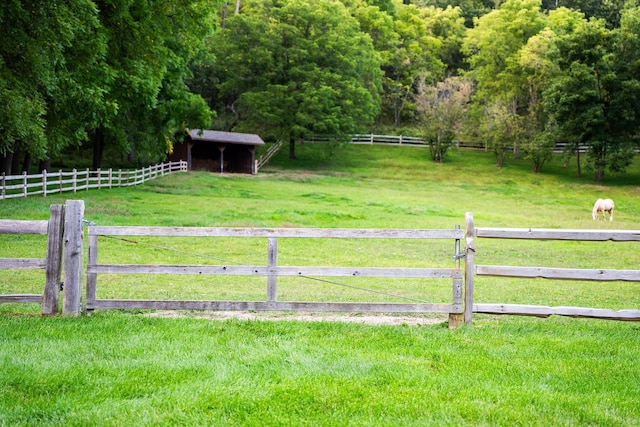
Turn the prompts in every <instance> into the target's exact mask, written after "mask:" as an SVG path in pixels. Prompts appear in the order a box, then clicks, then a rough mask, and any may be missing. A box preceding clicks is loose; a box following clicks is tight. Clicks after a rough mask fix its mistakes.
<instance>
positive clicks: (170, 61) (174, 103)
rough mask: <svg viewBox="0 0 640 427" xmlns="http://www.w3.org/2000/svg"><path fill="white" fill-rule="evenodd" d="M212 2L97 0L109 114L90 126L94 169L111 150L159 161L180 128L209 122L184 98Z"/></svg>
mask: <svg viewBox="0 0 640 427" xmlns="http://www.w3.org/2000/svg"><path fill="white" fill-rule="evenodd" d="M216 3H219V2H213V3H212V2H208V1H204V0H161V1H149V0H126V1H124V0H97V1H96V4H97V6H98V8H99V10H100V13H99V17H100V22H101V27H102V32H103V34H104V37H105V38H106V40H107V45H108V51H107V57H106V63H107V67H108V69H109V75H110V79H109V80H108V81H106V82H105V83H104V90H105V92H106V94H105V97H106V98H108V99H110V100H112V103H113V105H114V109H113V114H103V115H102V116H101V117H100V120H99V121H98V122H97V123H96V126H95V128H94V129H92V131H91V134H92V137H93V138H92V139H93V167H94V168H99V167H100V166H101V164H102V157H103V152H104V150H105V148H106V147H107V146H111V147H112V149H115V151H116V152H119V153H122V154H123V155H128V156H129V157H130V159H131V160H134V159H136V158H138V161H142V162H143V163H148V162H150V161H154V160H155V161H157V160H161V159H162V158H164V156H165V153H166V150H167V145H170V143H171V140H172V139H173V138H174V136H175V135H176V134H177V133H179V131H180V130H181V129H184V128H185V127H186V126H193V127H203V126H207V125H208V122H209V118H210V116H209V113H210V112H209V111H208V108H207V106H206V104H205V102H204V101H203V100H202V99H201V98H200V97H199V96H195V95H193V94H191V93H190V90H189V87H188V86H187V79H188V78H189V77H190V76H191V74H190V72H191V71H190V67H189V65H190V63H191V61H192V60H193V59H194V58H195V57H196V56H197V54H198V53H199V50H200V49H201V48H202V47H203V41H204V40H205V39H206V37H207V36H208V35H209V34H210V33H211V31H212V30H213V27H212V23H213V22H214V21H213V16H214V15H216V16H217V12H218V8H217V7H216V6H217V5H216Z"/></svg>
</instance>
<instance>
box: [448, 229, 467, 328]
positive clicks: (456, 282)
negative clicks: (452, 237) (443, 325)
mask: <svg viewBox="0 0 640 427" xmlns="http://www.w3.org/2000/svg"><path fill="white" fill-rule="evenodd" d="M456 230H460V226H459V225H456ZM461 256H462V255H461V253H460V239H456V242H455V254H454V258H455V260H456V269H457V270H459V269H460V258H461ZM453 305H454V306H462V278H459V279H458V278H456V279H453ZM463 320H464V313H449V329H453V328H457V327H458V326H460V325H461V324H462V322H463Z"/></svg>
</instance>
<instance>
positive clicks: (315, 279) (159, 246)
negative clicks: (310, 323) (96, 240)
mask: <svg viewBox="0 0 640 427" xmlns="http://www.w3.org/2000/svg"><path fill="white" fill-rule="evenodd" d="M99 236H100V237H105V238H107V239H111V240H119V241H122V242H125V243H129V244H133V245H142V246H147V247H150V248H154V249H158V250H166V251H171V252H176V253H180V254H183V255H189V256H194V257H199V258H208V259H214V260H216V261H222V262H224V263H228V264H234V265H237V266H240V267H251V264H246V263H241V262H237V261H231V260H228V259H224V258H220V257H215V256H212V255H206V254H202V253H198V252H190V251H183V250H181V249H176V248H171V247H169V246H162V245H154V244H153V243H147V242H140V241H137V240H132V239H125V238H122V237H114V236H108V235H104V234H100V235H99ZM296 277H300V278H303V279H307V280H314V281H317V282H322V283H327V284H331V285H336V286H341V287H344V288H349V289H354V290H359V291H363V292H368V293H372V294H377V295H384V296H388V297H392V298H398V299H402V300H405V301H412V302H415V303H426V302H427V301H425V300H420V299H417V298H411V297H407V296H404V295H397V294H392V293H390V292H383V291H377V290H375V289H369V288H363V287H359V286H354V285H348V284H346V283H342V282H336V281H335V280H328V279H322V278H320V277H313V276H306V275H304V274H301V275H298V276H296Z"/></svg>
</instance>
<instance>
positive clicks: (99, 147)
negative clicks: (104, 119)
mask: <svg viewBox="0 0 640 427" xmlns="http://www.w3.org/2000/svg"><path fill="white" fill-rule="evenodd" d="M103 152H104V128H102V127H99V128H97V129H95V130H94V132H93V162H92V165H91V167H92V168H93V170H94V171H95V170H98V169H100V168H101V167H102V153H103Z"/></svg>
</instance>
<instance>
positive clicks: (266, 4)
mask: <svg viewBox="0 0 640 427" xmlns="http://www.w3.org/2000/svg"><path fill="white" fill-rule="evenodd" d="M211 49H212V52H213V53H214V54H215V56H216V57H218V58H224V61H218V63H217V66H216V79H217V80H218V83H217V85H216V90H215V98H216V103H217V104H216V105H219V106H220V108H224V109H225V112H226V114H227V115H228V114H231V115H232V116H233V117H234V120H233V121H232V122H231V124H232V128H233V129H238V130H243V131H252V132H259V133H261V134H262V135H263V137H268V138H269V137H270V138H282V139H285V140H287V141H289V147H290V151H289V153H290V157H291V158H295V143H296V141H298V140H300V139H305V138H308V137H311V136H312V135H313V134H314V133H320V134H331V135H335V136H336V137H337V138H338V139H340V138H341V137H342V138H344V137H346V135H351V134H352V133H355V132H356V131H357V130H359V129H360V128H361V127H362V126H364V125H366V124H368V123H371V122H372V121H373V119H374V117H375V116H376V114H377V113H378V111H379V92H380V79H381V75H380V62H379V58H378V56H377V55H376V53H375V51H374V49H373V44H372V41H371V38H370V37H369V36H368V35H367V34H364V33H363V32H361V31H360V29H359V25H358V22H357V21H356V20H355V19H354V18H353V17H352V16H351V15H350V13H349V12H348V10H347V9H346V8H345V6H344V5H343V4H342V3H340V2H339V1H334V0H321V1H318V2H314V4H313V5H311V4H309V3H308V2H305V1H302V0H288V1H285V2H282V1H279V0H254V1H251V2H249V1H247V2H245V3H244V4H243V9H242V12H241V13H240V14H239V15H237V16H233V17H229V18H227V21H226V28H225V29H224V30H223V31H220V32H219V33H218V34H216V36H215V37H214V38H213V39H212V41H211ZM228 130H231V128H230V129H228Z"/></svg>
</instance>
